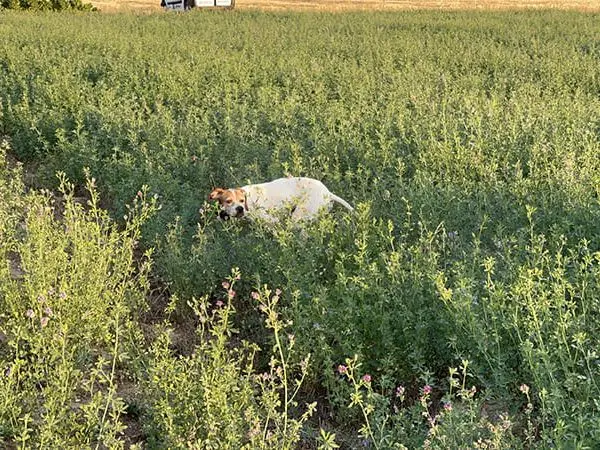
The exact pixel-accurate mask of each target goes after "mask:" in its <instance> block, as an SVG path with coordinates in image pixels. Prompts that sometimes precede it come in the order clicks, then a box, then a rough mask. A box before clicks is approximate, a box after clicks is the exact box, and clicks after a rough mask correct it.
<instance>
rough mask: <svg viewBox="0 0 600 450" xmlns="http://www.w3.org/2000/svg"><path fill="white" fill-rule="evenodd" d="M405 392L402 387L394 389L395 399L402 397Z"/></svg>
mask: <svg viewBox="0 0 600 450" xmlns="http://www.w3.org/2000/svg"><path fill="white" fill-rule="evenodd" d="M405 391H406V389H405V388H404V386H402V385H400V386H398V387H397V388H396V397H402V396H403V395H404V392H405Z"/></svg>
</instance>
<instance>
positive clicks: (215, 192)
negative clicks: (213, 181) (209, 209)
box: [208, 188, 225, 200]
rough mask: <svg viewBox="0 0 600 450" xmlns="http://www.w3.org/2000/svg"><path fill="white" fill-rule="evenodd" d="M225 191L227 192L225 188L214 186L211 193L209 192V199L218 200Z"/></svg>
mask: <svg viewBox="0 0 600 450" xmlns="http://www.w3.org/2000/svg"><path fill="white" fill-rule="evenodd" d="M223 192H225V189H222V188H214V189H213V190H212V192H211V193H210V194H208V199H209V200H216V199H218V198H219V197H220V196H221V195H223Z"/></svg>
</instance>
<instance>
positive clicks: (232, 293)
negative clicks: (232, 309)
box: [227, 289, 235, 298]
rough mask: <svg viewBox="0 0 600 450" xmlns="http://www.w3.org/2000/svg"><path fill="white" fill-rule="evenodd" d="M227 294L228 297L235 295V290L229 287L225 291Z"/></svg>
mask: <svg viewBox="0 0 600 450" xmlns="http://www.w3.org/2000/svg"><path fill="white" fill-rule="evenodd" d="M227 296H228V297H230V298H233V297H235V291H234V290H233V289H229V290H228V291H227Z"/></svg>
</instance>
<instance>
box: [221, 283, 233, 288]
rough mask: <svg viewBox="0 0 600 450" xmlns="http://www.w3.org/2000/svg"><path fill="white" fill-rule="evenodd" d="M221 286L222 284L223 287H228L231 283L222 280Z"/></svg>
mask: <svg viewBox="0 0 600 450" xmlns="http://www.w3.org/2000/svg"><path fill="white" fill-rule="evenodd" d="M221 286H223V289H229V287H230V286H231V285H230V284H229V281H223V282H222V283H221Z"/></svg>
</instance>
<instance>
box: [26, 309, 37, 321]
mask: <svg viewBox="0 0 600 450" xmlns="http://www.w3.org/2000/svg"><path fill="white" fill-rule="evenodd" d="M25 315H26V316H27V317H29V318H30V319H33V316H35V313H34V312H33V309H28V310H27V311H25Z"/></svg>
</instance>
